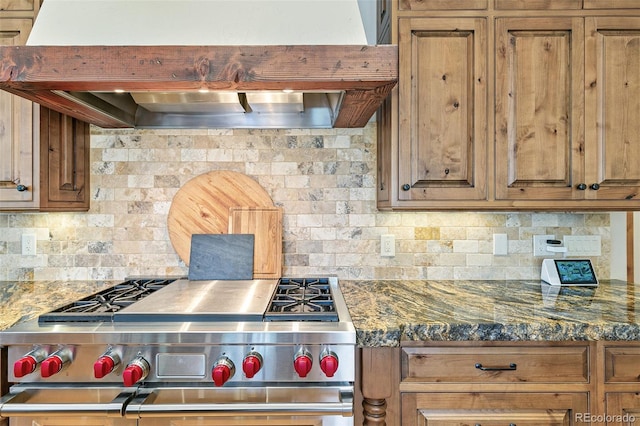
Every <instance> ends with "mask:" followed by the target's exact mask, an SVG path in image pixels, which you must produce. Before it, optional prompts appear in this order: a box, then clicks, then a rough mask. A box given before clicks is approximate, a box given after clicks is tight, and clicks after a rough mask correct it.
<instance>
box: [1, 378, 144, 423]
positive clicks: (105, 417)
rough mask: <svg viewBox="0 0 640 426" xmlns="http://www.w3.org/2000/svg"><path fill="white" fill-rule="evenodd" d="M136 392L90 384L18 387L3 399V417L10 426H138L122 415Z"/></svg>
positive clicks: (23, 385)
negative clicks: (7, 419) (7, 420)
mask: <svg viewBox="0 0 640 426" xmlns="http://www.w3.org/2000/svg"><path fill="white" fill-rule="evenodd" d="M134 392H135V389H129V390H127V389H126V388H122V387H94V386H91V385H86V384H83V385H80V384H78V385H65V384H62V383H58V384H53V385H51V386H47V385H43V384H38V385H37V386H34V385H33V384H31V385H25V384H19V385H15V386H12V387H11V389H10V392H9V393H8V394H7V395H5V396H3V397H2V399H0V417H2V418H9V424H10V425H11V426H23V425H24V426H34V425H37V426H71V425H90V426H135V425H136V421H135V420H131V419H125V418H124V417H123V416H122V413H123V411H124V406H125V404H126V403H127V402H128V401H129V400H131V399H132V398H133V396H134Z"/></svg>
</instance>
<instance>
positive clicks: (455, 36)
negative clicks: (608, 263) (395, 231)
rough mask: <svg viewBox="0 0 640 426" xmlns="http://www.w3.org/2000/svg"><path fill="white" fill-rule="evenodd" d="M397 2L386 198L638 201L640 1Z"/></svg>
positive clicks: (494, 206) (533, 206) (490, 202)
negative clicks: (395, 82) (395, 70)
mask: <svg viewBox="0 0 640 426" xmlns="http://www.w3.org/2000/svg"><path fill="white" fill-rule="evenodd" d="M467 3H469V4H467ZM462 4H465V5H466V6H467V7H464V8H462V7H460V6H461V5H462ZM625 8H627V9H625ZM391 12H392V13H391V22H390V25H391V42H392V43H397V44H398V48H399V81H398V88H397V89H395V90H394V92H393V93H392V95H391V96H390V97H389V99H387V102H386V103H385V105H384V106H383V108H381V109H380V111H379V114H378V135H379V137H378V162H379V165H378V173H379V176H378V207H379V208H380V209H416V210H443V209H444V210H455V209H465V210H519V209H521V210H599V209H603V210H638V209H640V168H638V167H634V166H632V165H635V164H640V120H638V116H637V111H638V110H640V31H639V30H640V2H638V1H625V0H609V1H605V0H591V1H589V0H584V2H583V1H582V0H561V1H555V0H554V1H549V0H489V1H486V2H482V1H478V2H473V1H471V2H457V1H450V2H445V1H442V2H437V1H419V0H397V1H396V2H393V3H392V9H391ZM389 115H390V117H389Z"/></svg>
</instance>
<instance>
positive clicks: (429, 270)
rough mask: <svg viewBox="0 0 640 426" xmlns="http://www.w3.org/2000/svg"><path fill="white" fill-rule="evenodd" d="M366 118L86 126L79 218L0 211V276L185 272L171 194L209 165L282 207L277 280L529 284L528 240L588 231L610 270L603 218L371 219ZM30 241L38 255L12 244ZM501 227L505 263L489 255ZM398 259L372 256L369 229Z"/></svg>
mask: <svg viewBox="0 0 640 426" xmlns="http://www.w3.org/2000/svg"><path fill="white" fill-rule="evenodd" d="M375 167H376V133H375V123H370V124H369V125H368V126H367V127H366V128H364V129H348V130H346V129H335V130H321V131H320V130H188V131H165V130H163V131H159V130H158V131H151V130H143V131H140V130H138V131H128V130H127V131H121V130H119V131H112V130H103V129H99V128H95V127H94V128H92V139H91V173H92V175H91V210H90V211H89V212H88V213H19V214H16V213H2V214H0V280H30V279H38V280H40V279H43V280H44V279H80V280H85V279H122V278H124V277H125V276H127V275H140V274H155V275H166V274H185V273H186V272H187V269H186V267H185V265H184V264H183V263H182V262H181V261H180V259H179V258H178V256H177V255H176V254H175V252H174V250H173V248H172V247H171V244H170V242H169V239H168V235H167V228H166V219H167V212H168V210H169V207H170V205H171V200H172V197H173V195H174V194H175V193H176V191H177V190H178V189H179V188H180V187H181V186H182V185H183V184H184V183H185V182H186V181H188V180H189V179H191V178H192V177H194V176H197V175H199V174H201V173H204V172H207V171H210V170H219V169H226V170H234V171H238V172H243V173H246V174H248V175H250V176H252V177H254V178H255V179H256V180H257V181H258V182H259V183H260V184H261V185H262V186H263V187H264V188H266V190H267V191H268V192H269V193H270V195H271V197H272V198H273V200H274V202H275V203H276V204H277V205H279V206H282V207H283V208H284V212H285V219H284V263H285V265H284V271H283V272H284V274H285V275H289V276H292V275H299V274H304V275H313V274H327V273H336V274H338V275H339V276H340V277H341V278H343V279H346V278H363V279H371V278H376V279H389V278H402V279H471V280H484V279H497V280H505V279H514V278H517V279H519V278H524V279H537V278H539V264H540V262H541V261H540V259H539V258H534V257H532V244H531V236H532V235H533V234H555V235H556V237H558V238H560V237H562V236H563V235H568V234H577V235H583V234H599V235H601V237H602V252H603V255H602V256H601V257H598V258H596V259H595V260H596V262H595V263H596V269H597V272H598V273H599V275H600V277H601V278H607V277H609V276H610V267H609V264H610V258H609V257H610V251H611V236H610V229H611V228H610V216H609V214H608V213H597V214H591V213H585V214H569V213H528V212H527V213H466V212H459V213H458V212H435V213H424V212H403V213H400V212H380V211H378V210H377V209H376V201H375V180H376V178H375ZM25 232H35V233H36V234H37V239H38V241H37V255H36V256H22V255H21V254H20V248H21V246H20V236H21V234H23V233H25ZM494 233H506V234H507V235H508V238H509V255H508V256H493V255H492V241H493V239H492V235H493V234H494ZM381 234H393V235H395V237H396V256H395V257H393V258H383V257H380V255H379V252H380V235H381Z"/></svg>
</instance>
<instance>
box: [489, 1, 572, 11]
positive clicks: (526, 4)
mask: <svg viewBox="0 0 640 426" xmlns="http://www.w3.org/2000/svg"><path fill="white" fill-rule="evenodd" d="M581 8H582V0H496V9H537V10H548V9H581Z"/></svg>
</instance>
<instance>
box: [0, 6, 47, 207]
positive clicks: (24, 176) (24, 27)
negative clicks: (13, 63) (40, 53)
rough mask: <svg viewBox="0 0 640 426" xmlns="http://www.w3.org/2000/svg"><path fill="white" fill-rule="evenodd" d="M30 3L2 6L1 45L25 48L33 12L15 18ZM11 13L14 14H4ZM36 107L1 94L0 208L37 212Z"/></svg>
mask: <svg viewBox="0 0 640 426" xmlns="http://www.w3.org/2000/svg"><path fill="white" fill-rule="evenodd" d="M27 6H28V2H18V3H13V2H11V1H9V2H7V1H6V0H5V1H3V2H2V3H0V43H1V44H2V45H11V46H16V45H22V44H24V43H25V42H26V41H27V37H28V35H29V31H30V30H31V27H32V25H33V11H29V10H26V11H24V12H23V13H24V14H25V15H28V14H31V17H15V18H14V17H6V16H7V15H9V13H11V14H10V15H9V16H15V15H16V14H17V12H18V11H22V10H23V9H21V8H25V7H27ZM5 10H9V11H11V12H4V11H5ZM36 117H37V112H36V113H35V114H34V105H33V103H32V102H30V101H27V100H25V99H22V98H20V97H18V96H15V95H12V94H9V93H8V92H5V91H0V206H1V207H0V208H10V209H11V208H13V209H36V208H37V207H38V201H39V199H38V197H39V182H38V179H37V170H38V163H37V156H36V155H35V154H36V153H37V152H38V140H37V131H35V129H34V126H35V119H36Z"/></svg>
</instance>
